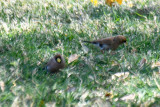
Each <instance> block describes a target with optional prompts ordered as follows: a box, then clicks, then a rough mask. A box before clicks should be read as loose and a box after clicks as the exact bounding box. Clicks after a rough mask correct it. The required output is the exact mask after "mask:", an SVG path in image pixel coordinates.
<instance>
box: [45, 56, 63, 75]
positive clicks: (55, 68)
mask: <svg viewBox="0 0 160 107" xmlns="http://www.w3.org/2000/svg"><path fill="white" fill-rule="evenodd" d="M64 67H65V60H64V57H63V56H62V55H61V54H56V55H55V56H54V57H53V58H51V59H50V60H49V61H48V63H47V65H46V69H47V71H48V72H51V73H57V72H59V70H60V69H63V68H64Z"/></svg>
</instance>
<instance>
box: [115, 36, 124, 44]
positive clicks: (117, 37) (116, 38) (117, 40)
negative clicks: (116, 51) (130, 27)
mask: <svg viewBox="0 0 160 107" xmlns="http://www.w3.org/2000/svg"><path fill="white" fill-rule="evenodd" d="M114 41H115V42H117V43H119V44H123V43H126V42H127V39H126V37H125V36H122V35H119V36H116V37H115V38H114Z"/></svg>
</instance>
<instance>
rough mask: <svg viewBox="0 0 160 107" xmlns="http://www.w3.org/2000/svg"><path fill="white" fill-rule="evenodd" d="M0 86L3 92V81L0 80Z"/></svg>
mask: <svg viewBox="0 0 160 107" xmlns="http://www.w3.org/2000/svg"><path fill="white" fill-rule="evenodd" d="M0 87H1V90H2V92H4V89H5V85H4V82H3V81H0Z"/></svg>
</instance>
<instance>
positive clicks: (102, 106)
mask: <svg viewBox="0 0 160 107" xmlns="http://www.w3.org/2000/svg"><path fill="white" fill-rule="evenodd" d="M92 107H112V105H111V102H110V101H108V100H102V99H100V98H98V99H97V100H96V101H94V103H93V105H92Z"/></svg>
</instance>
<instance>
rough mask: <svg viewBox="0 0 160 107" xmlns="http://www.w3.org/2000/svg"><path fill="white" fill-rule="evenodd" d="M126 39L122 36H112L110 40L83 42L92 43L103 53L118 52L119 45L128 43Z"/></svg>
mask: <svg viewBox="0 0 160 107" xmlns="http://www.w3.org/2000/svg"><path fill="white" fill-rule="evenodd" d="M126 41H127V40H126V37H125V36H122V35H118V36H112V37H108V38H103V39H98V40H93V41H82V42H86V43H91V44H94V45H95V46H97V47H98V48H100V50H101V51H102V52H103V51H104V50H112V51H114V50H116V49H117V48H118V47H119V45H121V44H123V43H126Z"/></svg>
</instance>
